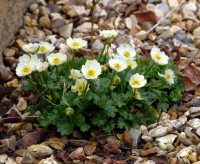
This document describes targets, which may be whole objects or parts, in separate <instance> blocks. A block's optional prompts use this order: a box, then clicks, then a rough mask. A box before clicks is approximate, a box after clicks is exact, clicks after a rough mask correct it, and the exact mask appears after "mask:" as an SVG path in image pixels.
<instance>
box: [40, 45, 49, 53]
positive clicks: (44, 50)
mask: <svg viewBox="0 0 200 164" xmlns="http://www.w3.org/2000/svg"><path fill="white" fill-rule="evenodd" d="M47 50H48V47H46V46H40V48H39V51H40V52H42V53H43V52H46V51H47Z"/></svg>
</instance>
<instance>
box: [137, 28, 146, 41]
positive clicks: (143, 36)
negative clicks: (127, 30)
mask: <svg viewBox="0 0 200 164" xmlns="http://www.w3.org/2000/svg"><path fill="white" fill-rule="evenodd" d="M135 37H136V38H137V39H140V40H145V39H146V38H147V33H146V31H144V30H141V31H139V32H138V33H137V34H136V35H135Z"/></svg>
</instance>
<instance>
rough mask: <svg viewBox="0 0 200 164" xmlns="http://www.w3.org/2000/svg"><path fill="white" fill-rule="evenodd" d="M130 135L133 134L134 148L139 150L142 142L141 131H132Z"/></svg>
mask: <svg viewBox="0 0 200 164" xmlns="http://www.w3.org/2000/svg"><path fill="white" fill-rule="evenodd" d="M129 133H130V134H131V137H132V139H133V143H132V146H133V148H135V149H136V148H137V147H138V143H139V141H140V138H141V134H142V133H141V131H140V130H138V129H133V128H132V129H130V131H129Z"/></svg>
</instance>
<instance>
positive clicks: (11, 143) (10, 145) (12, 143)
mask: <svg viewBox="0 0 200 164" xmlns="http://www.w3.org/2000/svg"><path fill="white" fill-rule="evenodd" d="M1 143H2V144H3V145H4V148H5V149H10V150H15V147H16V144H17V142H16V137H15V135H13V136H11V137H10V138H7V139H3V140H1Z"/></svg>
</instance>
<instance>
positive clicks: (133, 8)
mask: <svg viewBox="0 0 200 164" xmlns="http://www.w3.org/2000/svg"><path fill="white" fill-rule="evenodd" d="M136 10H137V4H136V3H133V4H132V5H130V6H128V7H127V8H126V11H125V17H127V16H128V15H130V14H132V13H133V12H134V11H136Z"/></svg>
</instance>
